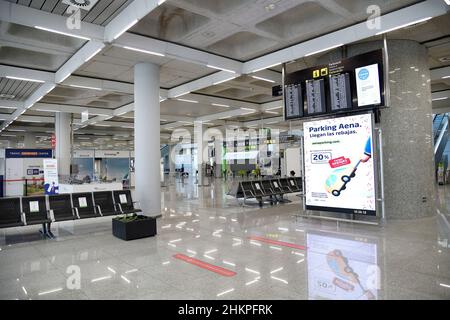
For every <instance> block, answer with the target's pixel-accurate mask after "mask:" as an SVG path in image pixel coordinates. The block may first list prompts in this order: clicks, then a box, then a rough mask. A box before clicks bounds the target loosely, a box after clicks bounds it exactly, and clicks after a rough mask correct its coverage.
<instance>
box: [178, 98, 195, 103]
mask: <svg viewBox="0 0 450 320" xmlns="http://www.w3.org/2000/svg"><path fill="white" fill-rule="evenodd" d="M177 100H178V101H183V102H190V103H198V101H195V100H188V99H177Z"/></svg>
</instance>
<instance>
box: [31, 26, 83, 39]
mask: <svg viewBox="0 0 450 320" xmlns="http://www.w3.org/2000/svg"><path fill="white" fill-rule="evenodd" d="M34 27H35V28H36V29H39V30H44V31H48V32H53V33H57V34H62V35H64V36H69V37H73V38H78V39H82V40H86V41H91V38H88V37H84V36H79V35H77V34H73V33H67V32H62V31H58V30H55V29H50V28H46V27H41V26H34Z"/></svg>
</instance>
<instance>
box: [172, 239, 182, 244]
mask: <svg viewBox="0 0 450 320" xmlns="http://www.w3.org/2000/svg"><path fill="white" fill-rule="evenodd" d="M181 240H183V239H181V238H179V239H175V240H170V241H169V243H176V242H180V241H181Z"/></svg>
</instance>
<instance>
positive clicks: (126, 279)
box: [120, 275, 131, 283]
mask: <svg viewBox="0 0 450 320" xmlns="http://www.w3.org/2000/svg"><path fill="white" fill-rule="evenodd" d="M120 277H121V278H122V279H123V280H124V281H125V282H127V283H131V281H130V279H128V278H126V277H125V276H124V275H121V276H120Z"/></svg>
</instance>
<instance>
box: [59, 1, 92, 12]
mask: <svg viewBox="0 0 450 320" xmlns="http://www.w3.org/2000/svg"><path fill="white" fill-rule="evenodd" d="M97 2H98V0H62V3H64V4H67V5H69V6H72V7H77V8H80V9H83V10H86V11H89V10H91V9H92V8H93V7H94V5H95V4H96V3H97Z"/></svg>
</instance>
